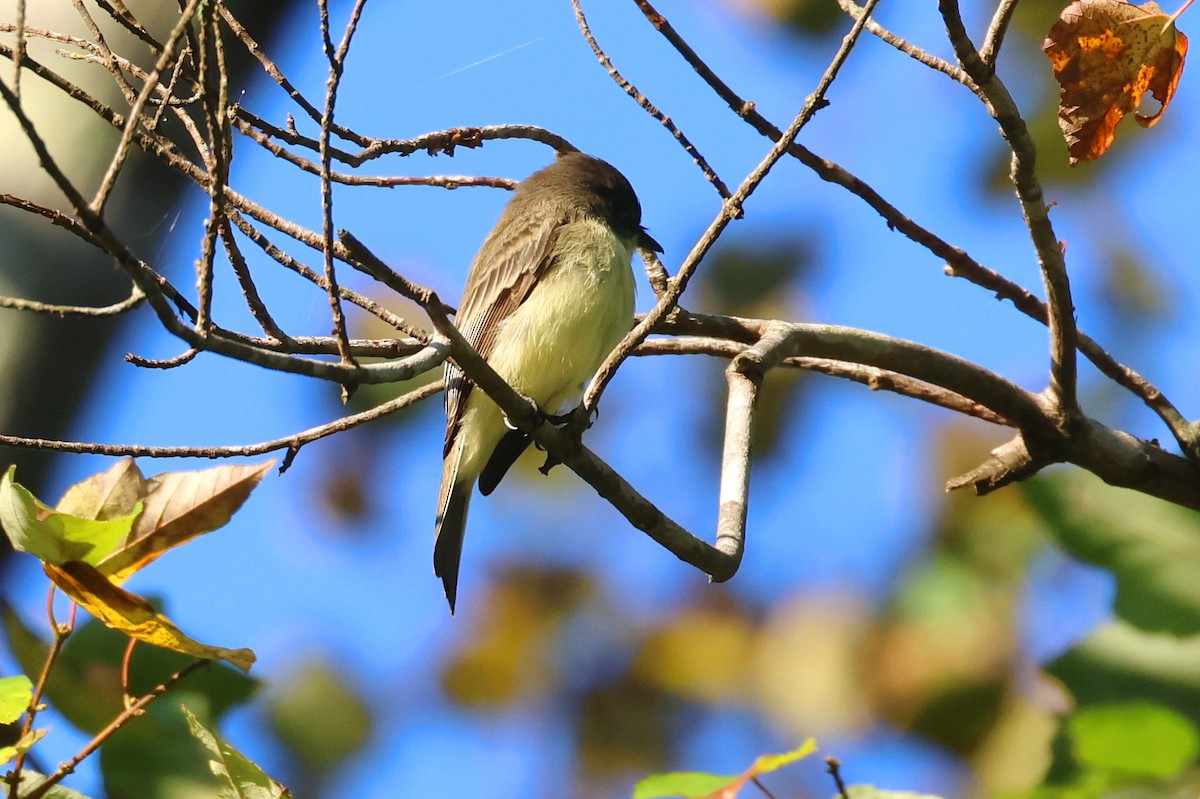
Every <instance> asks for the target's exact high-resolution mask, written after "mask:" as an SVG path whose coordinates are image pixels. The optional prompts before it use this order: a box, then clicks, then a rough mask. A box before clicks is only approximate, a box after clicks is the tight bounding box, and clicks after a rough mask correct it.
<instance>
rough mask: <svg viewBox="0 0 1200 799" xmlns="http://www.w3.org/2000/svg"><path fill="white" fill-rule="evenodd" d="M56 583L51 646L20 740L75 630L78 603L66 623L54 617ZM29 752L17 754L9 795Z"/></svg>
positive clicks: (49, 608)
mask: <svg viewBox="0 0 1200 799" xmlns="http://www.w3.org/2000/svg"><path fill="white" fill-rule="evenodd" d="M54 594H55V586H54V583H51V584H50V590H49V591H48V592H47V594H46V618H48V619H49V620H50V633H51V635H52V636H53V638H51V640H50V647H49V648H48V649H47V650H46V659H45V660H43V661H42V670H41V671H40V672H38V678H37V682H35V683H34V685H33V694H32V696H31V697H30V699H29V709H28V710H27V711H26V712H25V722H24V723H23V724H22V725H21V734H20V735H19V736H17V738H18V740H20V739H21V738H24V737H25V736H27V735H29V734H30V733H31V732H33V725H34V722H36V721H37V715H38V713H39V712H40V711H41V706H42V695H43V694H44V693H45V691H46V684H47V683H48V682H49V681H50V672H51V671H52V670H53V669H54V664H55V662H56V661H57V660H58V656H59V654H60V653H61V652H62V648H63V644H65V643H66V641H67V637H68V636H70V635H71V633H72V632H74V630H75V610H76V607H77V606H76V605H75V604H74V603H71V610H70V611H69V615H68V616H67V621H66V623H65V624H59V623H58V622H57V621H56V620H55V618H54ZM26 755H27V753H25V752H22V753H20V754H18V755H17V759H16V762H15V763H14V764H13V769H12V773H11V774H10V779H9V785H10V786H12V787H11V789H10V791H9V795H10V796H14V795H16V790H17V786H19V785H20V784H21V769H22V768H23V767H24V765H25V758H26Z"/></svg>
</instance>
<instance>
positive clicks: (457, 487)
mask: <svg viewBox="0 0 1200 799" xmlns="http://www.w3.org/2000/svg"><path fill="white" fill-rule="evenodd" d="M461 460H462V442H461V441H459V442H456V445H455V446H454V448H453V449H451V451H450V452H449V453H447V455H446V460H445V462H444V464H443V466H442V487H441V491H440V492H439V494H438V515H437V523H436V526H435V528H434V542H433V573H434V575H436V576H437V577H441V578H442V586H443V587H444V588H445V589H446V601H447V602H449V603H450V613H451V614H452V615H453V613H454V602H455V599H456V598H457V597H458V566H459V563H460V562H461V561H462V547H463V533H464V531H465V530H466V526H467V510H468V509H469V508H470V505H471V489H472V488H473V485H474V482H475V481H474V480H470V479H466V480H460V479H459V475H458V465H459V462H460V461H461Z"/></svg>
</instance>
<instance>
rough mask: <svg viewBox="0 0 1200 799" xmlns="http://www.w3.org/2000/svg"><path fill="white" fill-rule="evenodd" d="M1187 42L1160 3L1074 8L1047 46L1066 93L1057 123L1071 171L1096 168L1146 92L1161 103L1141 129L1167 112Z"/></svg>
mask: <svg viewBox="0 0 1200 799" xmlns="http://www.w3.org/2000/svg"><path fill="white" fill-rule="evenodd" d="M1187 48H1188V42H1187V37H1186V36H1184V35H1183V34H1182V33H1181V32H1179V31H1178V30H1177V29H1176V28H1175V22H1174V19H1172V18H1171V17H1168V16H1167V15H1166V14H1165V13H1163V10H1162V9H1161V8H1160V7H1159V6H1158V4H1157V3H1154V2H1148V3H1146V4H1145V5H1142V6H1137V5H1133V4H1132V3H1126V2H1122V0H1075V2H1073V3H1071V4H1070V5H1068V6H1067V7H1066V8H1065V9H1063V11H1062V14H1060V15H1059V19H1058V22H1056V23H1055V24H1054V27H1053V28H1051V29H1050V35H1049V36H1047V37H1046V40H1045V41H1044V42H1043V43H1042V49H1043V50H1044V51H1045V52H1046V55H1047V56H1049V58H1050V62H1051V64H1052V65H1053V68H1054V77H1055V78H1056V79H1057V80H1058V82H1059V85H1060V86H1061V87H1062V90H1061V94H1060V99H1059V107H1058V122H1059V127H1060V128H1061V129H1062V132H1063V136H1064V137H1065V138H1066V140H1067V150H1068V152H1069V154H1070V161H1071V165H1072V166H1074V165H1075V164H1077V163H1079V162H1080V161H1094V160H1095V159H1097V158H1099V157H1100V156H1101V155H1103V154H1104V152H1105V151H1106V150H1107V149H1108V148H1109V146H1110V145H1111V144H1112V142H1113V139H1114V138H1115V136H1116V133H1115V131H1116V127H1117V123H1119V122H1120V121H1121V120H1122V119H1123V118H1124V117H1125V115H1126V114H1129V113H1133V112H1135V111H1136V110H1137V108H1138V106H1139V105H1140V104H1141V102H1142V98H1143V96H1144V95H1145V94H1146V92H1150V93H1151V94H1152V95H1153V96H1154V98H1155V99H1156V100H1158V102H1159V103H1160V107H1159V109H1158V111H1157V112H1156V113H1154V114H1153V115H1150V116H1145V115H1142V114H1136V115H1135V116H1136V119H1137V122H1138V124H1139V125H1141V126H1142V127H1150V126H1151V125H1153V124H1155V123H1156V122H1157V121H1158V120H1159V119H1160V118H1161V117H1162V115H1163V112H1165V111H1166V110H1167V106H1168V105H1170V103H1171V98H1172V97H1173V96H1174V95H1175V89H1176V87H1177V86H1178V85H1179V76H1180V74H1181V73H1182V71H1183V62H1184V58H1185V57H1186V56H1187Z"/></svg>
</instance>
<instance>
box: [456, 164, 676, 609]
mask: <svg viewBox="0 0 1200 799" xmlns="http://www.w3.org/2000/svg"><path fill="white" fill-rule="evenodd" d="M641 221H642V209H641V206H640V205H639V204H638V199H637V195H635V194H634V192H633V187H632V186H630V185H629V181H627V180H626V179H625V176H624V175H622V174H621V173H620V172H618V171H617V170H616V169H614V168H613V167H612V166H611V165H609V164H607V163H605V162H604V161H601V160H600V159H599V158H592V157H591V156H589V155H584V154H583V153H567V154H565V155H562V154H560V155H559V157H558V159H557V160H556V161H555V162H554V163H552V164H550V166H548V167H546V168H545V169H542V170H541V171H539V172H535V173H534V174H533V175H531V176H529V177H528V178H526V179H525V180H524V181H522V182H521V183H520V184H519V185H518V186H517V189H516V192H514V194H513V196H512V199H511V200H509V202H508V205H507V206H506V207H505V209H504V212H503V213H502V214H501V215H500V221H498V222H497V223H496V227H495V228H493V229H492V232H491V233H490V234H489V235H488V237H487V239H486V240H485V241H484V242H483V246H482V247H481V248H480V249H479V253H478V254H477V255H476V256H475V260H474V261H473V262H472V263H471V270H470V272H469V273H468V274H467V285H466V287H465V288H464V289H463V298H462V303H461V304H460V305H459V306H458V314H457V316H456V317H455V324H456V325H457V326H458V329H459V330H460V331H462V334H463V336H464V337H465V338H466V339H467V341H469V342H470V343H471V346H473V347H474V348H475V349H476V350H477V351H478V352H479V354H480V355H482V356H483V357H484V359H486V360H487V362H488V363H489V364H491V366H492V368H493V369H495V370H496V372H498V373H499V374H500V376H501V377H503V378H504V379H505V380H506V381H507V382H508V383H509V385H511V386H512V387H513V388H514V389H516V390H517V391H518V392H520V393H521V394H523V395H524V396H526V397H529V398H530V399H532V400H533V401H534V402H536V403H537V404H538V407H539V408H541V409H542V410H543V411H545V412H547V413H556V412H559V411H562V410H563V409H564V408H566V407H567V405H568V403H571V404H572V406H573V405H574V404H577V403H578V402H579V399H580V398H581V397H582V393H583V389H584V386H585V384H586V383H587V381H588V380H589V379H590V378H591V377H592V375H593V374H595V372H596V369H598V368H599V366H600V364H601V362H603V360H604V358H605V357H606V356H607V355H608V354H609V352H611V351H612V349H613V347H615V346H616V345H617V343H618V342H619V341H620V340H621V339H622V338H623V337H624V336H625V334H626V333H628V332H629V330H630V328H631V327H632V326H633V293H634V284H633V271H632V269H631V268H630V260H631V258H632V257H633V251H634V249H635V248H640V249H643V250H653V251H654V252H662V248H661V247H660V246H659V245H658V242H656V241H655V240H654V239H652V238H650V236H649V235H648V234H647V233H646V231H645V230H643V229H642V225H641ZM445 370H446V446H445V449H444V451H443V457H444V459H445V460H444V464H443V466H442V487H441V491H440V492H439V495H438V514H437V527H436V533H435V535H436V538H435V542H434V546H433V571H434V574H436V575H437V576H438V577H441V578H442V584H443V585H444V586H445V589H446V599H447V600H448V601H449V602H450V612H451V613H453V612H454V600H455V597H456V595H457V592H458V566H459V561H460V559H461V557H462V545H463V530H464V527H465V525H466V523H467V508H468V506H469V504H470V501H471V489H472V488H473V487H474V485H475V482H476V481H477V480H478V481H479V488H480V491H481V493H483V494H484V495H487V494H490V493H491V492H492V490H493V489H495V487H496V485H497V484H498V483H499V482H500V479H501V478H502V477H503V476H504V473H505V472H506V471H508V468H509V467H510V466H511V465H512V464H513V462H514V461H515V460H516V459H517V457H518V456H520V454H521V453H522V452H523V451H524V450H525V448H526V446H528V444H529V438H528V436H526V435H524V434H522V433H520V432H519V431H514V430H512V429H511V428H510V427H508V426H507V424H506V420H505V418H504V415H503V413H501V411H500V408H499V407H497V405H496V404H495V403H494V402H493V401H492V400H491V399H490V398H489V397H488V396H487V395H486V394H485V393H484V392H482V391H473V390H472V388H473V384H472V383H471V381H470V380H469V379H467V377H466V376H465V375H464V374H463V373H462V372H461V371H460V370H459V369H458V368H457V367H456V366H454V365H453V364H452V363H450V362H449V361H447V362H446V367H445Z"/></svg>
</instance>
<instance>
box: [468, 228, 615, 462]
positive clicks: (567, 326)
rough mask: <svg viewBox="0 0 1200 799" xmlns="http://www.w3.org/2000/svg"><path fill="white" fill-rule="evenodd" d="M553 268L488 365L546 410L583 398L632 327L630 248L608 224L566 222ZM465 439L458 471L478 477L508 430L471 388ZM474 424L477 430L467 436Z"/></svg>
mask: <svg viewBox="0 0 1200 799" xmlns="http://www.w3.org/2000/svg"><path fill="white" fill-rule="evenodd" d="M554 251H555V254H556V256H557V257H556V259H555V265H554V266H552V267H551V268H550V270H549V271H548V272H547V273H546V274H545V275H543V276H542V278H541V280H539V281H538V283H537V285H536V286H535V287H534V289H533V291H532V292H531V293H530V295H529V297H528V298H527V299H526V300H525V302H524V303H522V304H521V306H520V307H519V308H517V310H516V311H515V312H513V314H512V315H511V316H510V317H509V318H508V319H507V320H505V321H504V323H503V326H502V327H501V328H500V330H499V333H498V335H497V338H496V344H495V346H494V348H493V349H492V352H491V355H490V357H489V358H488V362H489V363H490V364H491V365H492V368H494V369H495V370H496V371H497V372H498V373H499V374H500V376H501V377H503V378H504V379H505V380H507V381H508V382H509V384H510V385H512V387H513V388H515V389H516V390H517V391H518V392H520V393H521V394H524V395H525V396H527V397H530V398H531V399H533V400H534V401H535V402H537V404H538V406H539V407H541V408H542V409H543V410H545V411H547V412H548V413H556V412H560V411H562V410H565V409H566V408H567V407H573V406H574V405H575V404H577V403H578V400H579V398H580V396H581V395H582V393H583V390H584V387H585V386H586V384H587V381H588V380H589V379H590V378H591V377H592V375H593V374H595V372H596V369H598V368H599V366H600V364H601V362H602V361H603V360H604V358H605V356H607V355H608V353H609V352H611V351H612V349H613V347H615V346H616V345H617V343H618V342H619V341H620V340H621V338H622V337H624V335H625V334H626V333H628V332H629V329H630V327H631V326H632V324H633V299H634V283H633V273H632V271H631V270H630V266H629V262H630V258H631V256H632V247H631V246H630V245H629V244H626V243H625V242H622V241H620V240H619V239H618V237H616V236H614V235H613V234H612V232H611V231H610V230H609V229H608V227H607V226H606V225H603V224H601V223H599V222H593V221H585V222H575V223H571V224H569V225H565V226H564V227H563V228H562V229H561V230H560V232H559V235H558V239H557V241H556V243H555V249H554ZM462 425H463V430H462V433H460V438H462V439H463V440H464V441H469V442H472V443H474V444H475V445H476V446H472V447H470V448H469V450H464V452H463V456H462V461H461V462H460V464H459V474H460V475H464V476H466V475H470V476H475V475H478V474H479V472H480V471H481V470H482V469H483V466H484V464H485V463H486V462H487V459H488V458H489V457H490V456H491V453H492V450H493V449H495V446H496V444H497V443H498V442H499V440H500V438H501V437H502V436H503V435H504V432H505V429H506V428H505V425H504V420H503V416H502V414H501V413H500V409H499V408H498V407H497V406H496V404H495V403H494V402H492V401H491V399H490V398H488V397H487V395H486V394H484V393H483V392H482V391H481V390H479V389H478V388H476V389H473V390H472V391H471V395H470V397H469V398H468V401H467V409H466V412H465V413H464V414H463V419H462ZM467 428H473V430H472V432H475V433H477V435H469V434H468V435H463V434H464V433H467Z"/></svg>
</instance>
